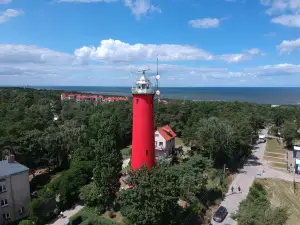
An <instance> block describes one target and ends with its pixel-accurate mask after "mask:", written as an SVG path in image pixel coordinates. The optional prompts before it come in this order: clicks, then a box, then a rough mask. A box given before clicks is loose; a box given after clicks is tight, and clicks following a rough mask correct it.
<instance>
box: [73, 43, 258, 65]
mask: <svg viewBox="0 0 300 225" xmlns="http://www.w3.org/2000/svg"><path fill="white" fill-rule="evenodd" d="M74 54H75V56H76V58H77V60H78V62H81V63H87V62H88V61H89V60H95V61H100V62H131V61H154V60H155V59H156V57H157V56H159V59H160V60H161V61H188V60H222V61H225V62H227V63H238V62H241V61H244V60H248V59H252V58H253V56H255V55H263V53H262V52H261V51H260V50H259V49H257V48H253V49H248V50H245V51H243V52H242V53H237V54H223V55H213V54H212V53H210V52H208V51H206V50H204V49H201V48H197V47H195V46H191V45H175V44H160V45H156V44H133V45H131V44H129V43H125V42H122V41H119V40H113V39H108V40H102V41H101V42H100V46H99V47H94V46H83V47H82V48H79V49H76V50H75V53H74Z"/></svg>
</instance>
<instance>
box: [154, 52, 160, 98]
mask: <svg viewBox="0 0 300 225" xmlns="http://www.w3.org/2000/svg"><path fill="white" fill-rule="evenodd" d="M155 79H156V92H155V94H156V95H157V96H159V95H160V91H159V90H158V80H159V79H160V75H159V74H158V56H157V60H156V76H155ZM158 101H159V97H158Z"/></svg>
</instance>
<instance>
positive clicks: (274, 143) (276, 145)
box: [266, 139, 286, 152]
mask: <svg viewBox="0 0 300 225" xmlns="http://www.w3.org/2000/svg"><path fill="white" fill-rule="evenodd" d="M266 150H267V151H270V152H273V151H274V150H282V151H286V149H284V146H283V145H281V143H280V142H279V141H278V140H277V139H269V140H267V147H266Z"/></svg>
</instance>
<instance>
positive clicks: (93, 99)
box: [60, 93, 128, 104]
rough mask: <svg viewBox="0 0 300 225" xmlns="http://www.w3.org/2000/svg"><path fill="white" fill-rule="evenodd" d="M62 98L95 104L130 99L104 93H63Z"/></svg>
mask: <svg viewBox="0 0 300 225" xmlns="http://www.w3.org/2000/svg"><path fill="white" fill-rule="evenodd" d="M60 99H61V100H62V101H63V100H74V101H76V102H90V103H93V104H99V103H101V102H118V101H128V98H127V97H103V96H102V95H91V94H69V93H62V94H61V95H60Z"/></svg>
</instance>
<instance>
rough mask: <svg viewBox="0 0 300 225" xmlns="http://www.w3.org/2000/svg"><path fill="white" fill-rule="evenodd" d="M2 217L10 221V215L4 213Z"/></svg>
mask: <svg viewBox="0 0 300 225" xmlns="http://www.w3.org/2000/svg"><path fill="white" fill-rule="evenodd" d="M2 217H3V219H5V220H8V219H10V215H9V213H3V214H2Z"/></svg>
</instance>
